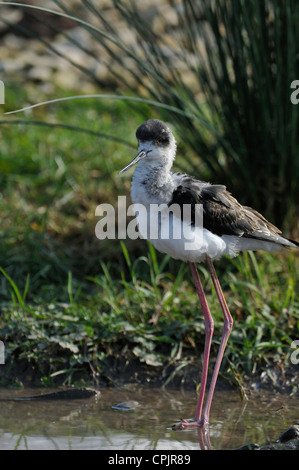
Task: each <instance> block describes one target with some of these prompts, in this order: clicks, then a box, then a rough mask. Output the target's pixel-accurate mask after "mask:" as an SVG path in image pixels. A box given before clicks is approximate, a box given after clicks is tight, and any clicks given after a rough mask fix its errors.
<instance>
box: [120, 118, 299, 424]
mask: <svg viewBox="0 0 299 470" xmlns="http://www.w3.org/2000/svg"><path fill="white" fill-rule="evenodd" d="M136 137H137V140H138V144H139V147H138V154H137V156H136V157H135V158H134V160H133V161H132V162H131V163H129V165H127V166H126V167H125V168H123V169H122V170H121V172H123V171H125V170H127V169H129V168H130V167H131V166H133V165H135V164H136V163H138V165H137V167H136V170H135V173H134V176H133V180H132V189H131V197H132V202H133V204H134V205H135V206H136V207H137V205H139V206H140V205H143V206H144V207H145V208H146V210H147V216H146V220H144V216H143V218H142V217H141V212H142V211H138V210H137V213H138V215H137V220H138V224H139V231H140V233H141V235H142V236H143V237H144V238H147V239H149V240H150V241H151V243H152V244H153V245H154V246H155V247H156V248H157V249H158V250H159V251H161V252H163V253H168V254H170V255H171V256H172V257H173V258H175V259H180V260H182V261H188V262H189V263H190V267H191V272H192V275H193V279H194V282H195V286H196V289H197V292H198V296H199V300H200V303H201V306H202V310H203V315H204V320H205V346H204V358H203V369H202V376H201V386H200V392H199V397H198V403H197V407H196V412H195V416H194V418H192V419H189V420H185V419H183V420H181V422H180V423H178V425H176V426H177V427H180V428H185V427H190V426H196V427H202V426H204V425H206V424H207V423H208V421H209V414H210V408H211V403H212V398H213V393H214V389H215V385H216V381H217V377H218V372H219V368H220V365H221V361H222V358H223V354H224V350H225V347H226V344H227V340H228V338H229V335H230V333H231V330H232V326H233V319H232V316H231V314H230V312H229V309H228V307H227V304H226V301H225V298H224V295H223V292H222V290H221V287H220V283H219V280H218V277H217V275H216V272H215V269H214V265H213V260H214V259H219V258H220V257H221V256H222V255H229V256H231V257H233V256H237V254H238V253H239V252H240V251H246V250H265V251H277V250H280V249H281V248H286V247H296V246H298V245H299V244H298V243H297V242H292V241H290V240H288V239H286V238H284V237H282V236H281V232H280V230H279V229H278V228H277V227H275V226H274V225H272V224H271V223H270V222H268V221H267V220H266V219H265V218H264V217H263V216H262V215H261V214H259V213H258V212H256V211H255V210H254V209H251V208H250V207H247V206H242V205H241V204H239V203H238V201H237V200H236V199H235V198H234V197H233V196H232V195H231V194H230V193H229V192H228V191H227V190H226V187H225V186H223V185H213V184H209V183H206V182H202V181H198V180H196V179H194V178H193V177H190V176H188V175H185V174H180V173H172V172H171V171H170V170H171V167H172V164H173V161H174V159H175V155H176V142H175V138H174V136H173V134H172V132H171V130H170V129H169V128H168V127H167V126H166V124H164V123H163V122H161V121H159V120H157V119H150V120H148V121H146V122H144V123H143V124H141V126H139V127H138V129H137V131H136ZM154 205H164V210H165V206H166V207H168V208H169V207H171V206H172V205H176V207H177V206H178V207H179V208H183V206H184V205H187V206H188V207H189V209H190V212H189V214H190V218H189V220H188V221H186V220H185V219H184V218H183V217H182V212H181V211H180V215H179V217H177V214H175V213H169V212H168V216H169V218H171V224H172V226H171V228H170V229H168V232H167V234H168V236H166V237H165V236H163V234H162V232H163V220H166V219H165V218H164V219H163V215H162V217H161V216H160V219H159V222H158V225H159V227H158V229H157V230H156V232H155V233H156V235H155V236H154V237H151V231H150V227H149V225H148V223H149V224H151V223H154V222H153V218H151V216H150V215H149V214H150V212H151V208H152V207H153V206H154ZM200 207H201V208H202V211H203V212H202V214H203V217H202V219H200V218H199V219H197V218H196V215H197V214H198V211H199V208H200ZM197 220H201V221H202V224H200V225H201V226H197V225H198V222H197ZM145 222H147V223H145ZM190 225H191V227H192V230H193V232H192V233H193V243H192V245H190V233H189V234H188V237H187V236H186V235H185V234H186V233H187V232H188V231H186V230H184V228H185V229H186V228H188V227H187V226H189V227H190ZM178 226H179V228H180V233H181V237H180V238H177V237H174V236H173V235H174V232H175V230H176V229H177V227H178ZM141 227H143V230H144V233H143V231H142V230H141ZM144 227H146V228H145V229H144ZM164 235H165V234H164ZM188 247H191V248H188ZM202 261H206V263H207V266H208V269H209V271H210V273H211V277H212V281H213V283H214V286H215V289H216V293H217V296H218V299H219V302H220V305H221V308H222V311H223V315H224V326H223V333H222V338H221V342H220V347H219V351H218V356H217V359H216V363H215V367H214V371H213V375H212V379H211V384H210V388H209V391H208V395H207V399H206V403H205V408H204V411H203V412H202V410H203V403H204V395H205V389H206V383H207V375H208V365H209V355H210V347H211V342H212V336H213V331H214V322H213V318H212V315H211V313H210V310H209V307H208V304H207V301H206V298H205V294H204V291H203V288H202V285H201V282H200V278H199V275H198V271H197V269H196V264H195V263H196V262H202Z"/></svg>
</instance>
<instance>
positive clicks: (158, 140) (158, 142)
mask: <svg viewBox="0 0 299 470" xmlns="http://www.w3.org/2000/svg"><path fill="white" fill-rule="evenodd" d="M156 144H158V145H161V144H162V139H161V137H158V138H157V139H156Z"/></svg>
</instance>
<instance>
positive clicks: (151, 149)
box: [120, 119, 176, 173]
mask: <svg viewBox="0 0 299 470" xmlns="http://www.w3.org/2000/svg"><path fill="white" fill-rule="evenodd" d="M136 138H137V140H138V154H137V156H136V157H135V158H134V159H133V160H132V161H131V163H129V164H128V165H127V166H126V167H125V168H123V169H122V170H121V171H120V173H123V172H124V171H126V170H128V169H129V168H131V166H133V165H135V164H136V163H138V162H141V161H142V162H143V163H144V164H146V165H147V166H151V167H153V168H154V167H160V166H168V167H169V168H171V166H172V163H173V160H174V158H175V153H176V142H175V138H174V136H173V134H172V132H171V130H170V129H169V128H168V127H167V126H166V124H164V122H162V121H159V120H158V119H149V120H148V121H145V122H144V123H143V124H141V125H140V126H139V127H138V129H137V131H136Z"/></svg>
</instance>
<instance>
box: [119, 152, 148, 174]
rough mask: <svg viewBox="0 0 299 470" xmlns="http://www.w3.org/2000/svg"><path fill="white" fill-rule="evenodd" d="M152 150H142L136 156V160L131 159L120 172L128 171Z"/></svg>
mask: <svg viewBox="0 0 299 470" xmlns="http://www.w3.org/2000/svg"><path fill="white" fill-rule="evenodd" d="M149 152H150V150H149V151H147V152H145V151H144V150H141V151H140V152H139V153H138V155H137V156H136V157H135V158H134V160H132V161H131V163H129V165H127V166H125V168H123V169H122V170H120V172H119V173H123V172H124V171H127V170H128V169H129V168H131V166H133V165H135V163H137V162H139V160H142V159H143V158H144V157H146V155H147V154H148V153H149Z"/></svg>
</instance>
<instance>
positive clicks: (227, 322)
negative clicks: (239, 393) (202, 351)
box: [202, 256, 233, 423]
mask: <svg viewBox="0 0 299 470" xmlns="http://www.w3.org/2000/svg"><path fill="white" fill-rule="evenodd" d="M207 265H208V268H209V271H210V273H211V277H212V281H213V284H214V286H215V289H216V293H217V296H218V300H219V303H220V305H221V308H222V311H223V315H224V325H223V332H222V337H221V341H220V346H219V351H218V355H217V359H216V363H215V367H214V371H213V376H212V380H211V384H210V388H209V392H208V396H207V400H206V404H205V409H204V413H203V416H202V422H203V423H208V421H209V415H210V408H211V403H212V399H213V394H214V390H215V385H216V381H217V377H218V373H219V369H220V365H221V362H222V358H223V354H224V351H225V348H226V344H227V341H228V338H229V336H230V334H231V331H232V327H233V319H232V316H231V314H230V312H229V309H228V306H227V304H226V301H225V298H224V295H223V292H222V289H221V286H220V283H219V280H218V277H217V274H216V271H215V268H214V265H213V262H212V260H211V259H210V258H209V257H208V256H207Z"/></svg>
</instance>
